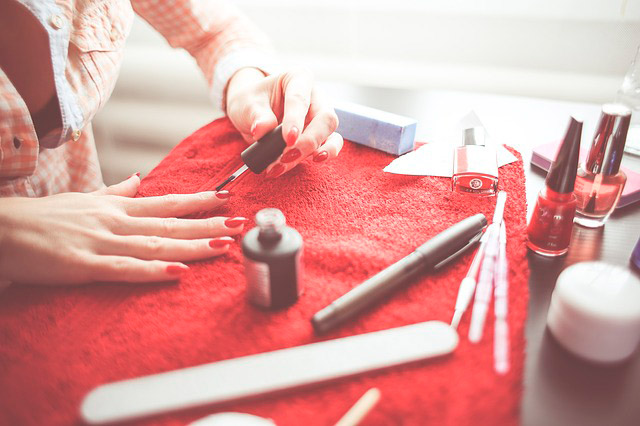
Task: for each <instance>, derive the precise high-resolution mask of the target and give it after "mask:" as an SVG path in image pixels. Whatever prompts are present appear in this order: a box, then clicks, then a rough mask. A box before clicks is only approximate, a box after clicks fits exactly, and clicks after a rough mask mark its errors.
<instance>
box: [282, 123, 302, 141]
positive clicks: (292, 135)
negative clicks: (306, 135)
mask: <svg viewBox="0 0 640 426" xmlns="http://www.w3.org/2000/svg"><path fill="white" fill-rule="evenodd" d="M299 135H300V130H299V129H298V128H297V127H295V126H293V127H292V128H291V130H289V134H288V135H287V138H286V141H285V142H286V144H287V145H289V146H291V145H293V144H295V143H296V141H297V140H298V136H299Z"/></svg>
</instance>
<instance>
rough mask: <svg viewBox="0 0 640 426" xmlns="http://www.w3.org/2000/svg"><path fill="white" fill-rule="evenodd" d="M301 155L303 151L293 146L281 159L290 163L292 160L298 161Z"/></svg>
mask: <svg viewBox="0 0 640 426" xmlns="http://www.w3.org/2000/svg"><path fill="white" fill-rule="evenodd" d="M301 155H302V153H301V152H300V150H299V149H298V148H293V149H291V150H289V151H287V152H285V153H284V155H283V156H282V158H281V159H280V161H282V162H283V163H290V162H292V161H296V160H297V159H298V158H300V156H301Z"/></svg>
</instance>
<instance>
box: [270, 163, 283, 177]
mask: <svg viewBox="0 0 640 426" xmlns="http://www.w3.org/2000/svg"><path fill="white" fill-rule="evenodd" d="M284 170H285V169H284V166H283V165H282V164H276V165H275V166H273V168H272V169H271V170H270V171H269V173H267V177H268V178H275V177H278V176H280V175H281V174H282V173H284Z"/></svg>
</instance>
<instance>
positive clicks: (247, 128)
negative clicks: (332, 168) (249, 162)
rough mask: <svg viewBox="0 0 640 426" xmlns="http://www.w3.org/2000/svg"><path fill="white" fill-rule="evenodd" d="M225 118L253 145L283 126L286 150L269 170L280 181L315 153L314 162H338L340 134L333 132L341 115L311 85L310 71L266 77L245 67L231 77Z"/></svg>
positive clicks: (271, 175)
mask: <svg viewBox="0 0 640 426" xmlns="http://www.w3.org/2000/svg"><path fill="white" fill-rule="evenodd" d="M226 106H227V115H228V116H229V119H230V120H231V122H232V123H233V125H234V126H235V127H236V129H238V131H239V132H240V133H241V134H242V137H243V138H244V139H245V140H246V141H247V142H248V143H251V142H254V141H256V140H258V139H260V138H261V137H262V136H264V135H265V134H266V133H267V132H269V131H270V130H272V129H274V128H275V127H276V126H277V125H278V123H280V122H281V123H282V133H283V135H284V139H285V142H286V143H287V148H285V150H284V153H283V154H282V155H281V156H280V158H278V160H276V161H274V162H273V164H271V165H270V166H269V168H268V169H267V176H269V177H276V176H280V175H281V174H283V173H285V172H287V171H289V170H291V169H292V168H294V167H295V166H296V165H297V164H298V163H300V162H301V161H302V160H304V159H305V158H307V157H308V156H310V155H313V161H315V162H323V161H326V160H328V159H331V158H334V157H336V156H337V155H338V153H339V152H340V150H341V149H342V143H343V141H342V136H340V135H339V134H337V133H334V131H335V130H336V128H337V127H338V117H337V116H336V113H335V111H334V110H333V108H332V107H331V105H330V104H329V103H327V102H326V101H325V100H324V99H323V97H322V96H321V95H320V94H319V93H318V91H317V90H316V89H314V87H313V78H312V76H311V74H310V73H309V72H308V71H305V70H297V71H289V72H284V73H282V74H277V75H270V76H266V77H265V75H264V74H263V73H262V72H261V71H259V70H257V69H255V68H243V69H241V70H240V71H238V72H237V73H235V74H234V76H233V77H232V78H231V81H230V82H229V85H228V87H227V95H226Z"/></svg>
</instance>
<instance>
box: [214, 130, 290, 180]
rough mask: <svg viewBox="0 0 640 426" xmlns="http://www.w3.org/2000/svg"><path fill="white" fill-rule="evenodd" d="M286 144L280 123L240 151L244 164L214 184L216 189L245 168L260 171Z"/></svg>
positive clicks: (235, 178)
mask: <svg viewBox="0 0 640 426" xmlns="http://www.w3.org/2000/svg"><path fill="white" fill-rule="evenodd" d="M286 146H287V144H286V142H285V141H284V138H283V136H282V125H280V126H278V127H276V128H275V129H273V130H272V131H270V132H269V133H267V134H266V135H264V136H263V137H262V138H260V140H258V141H256V142H254V143H252V144H251V145H250V146H249V147H248V148H247V149H245V150H244V151H242V153H241V154H240V157H241V158H242V161H243V163H244V164H243V165H242V166H241V167H240V168H238V170H236V171H235V172H233V173H232V174H231V176H229V177H228V178H226V179H225V180H224V181H222V183H220V184H219V185H218V186H216V191H220V190H221V189H222V188H224V187H225V186H227V185H228V184H229V183H231V182H233V181H237V180H238V179H239V178H240V177H241V176H243V175H244V174H245V173H246V172H247V170H251V171H252V172H253V173H255V174H260V173H262V172H263V171H264V170H265V169H266V168H267V167H268V166H269V164H271V163H273V162H274V161H275V160H276V159H277V158H278V157H279V156H280V155H282V152H283V151H284V149H285V148H286Z"/></svg>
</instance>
